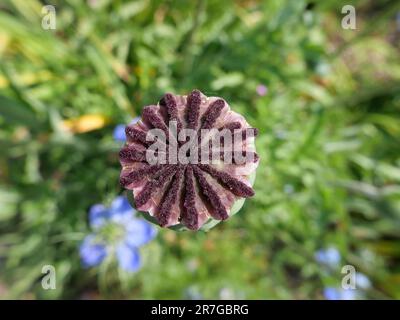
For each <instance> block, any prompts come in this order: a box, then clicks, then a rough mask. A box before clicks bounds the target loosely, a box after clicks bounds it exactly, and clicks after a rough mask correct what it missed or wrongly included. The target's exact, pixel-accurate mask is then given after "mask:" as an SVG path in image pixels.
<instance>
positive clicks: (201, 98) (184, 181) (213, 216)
mask: <svg viewBox="0 0 400 320" xmlns="http://www.w3.org/2000/svg"><path fill="white" fill-rule="evenodd" d="M171 123H173V124H174V126H171ZM171 128H175V129H174V130H172V129H171ZM151 129H158V130H151ZM188 129H190V130H188ZM207 130H208V131H207ZM150 131H151V132H150ZM155 131H157V132H159V133H160V132H161V133H162V134H165V137H166V138H165V141H162V140H160V139H159V138H157V137H156V135H154V132H155ZM186 131H191V132H193V133H195V134H196V139H195V143H193V141H194V140H190V141H189V138H190V137H189V136H184V138H182V139H181V135H180V133H185V132H186ZM125 132H126V138H127V140H126V145H125V146H124V147H123V148H122V149H121V151H120V153H119V157H120V162H121V165H122V171H121V176H120V183H121V185H122V186H123V187H124V188H125V189H128V190H132V193H133V198H134V205H135V207H136V209H137V210H139V211H142V212H144V213H145V214H149V215H150V216H151V217H152V220H153V221H157V223H158V224H159V225H160V226H162V227H173V226H182V227H185V228H187V229H190V230H199V229H200V228H202V226H203V225H205V224H206V223H209V222H210V221H211V220H213V221H214V220H218V221H220V220H226V219H228V218H229V216H230V215H231V214H233V213H232V211H233V209H232V208H233V206H234V204H235V203H236V202H238V201H240V200H241V199H243V198H249V197H252V196H253V195H254V190H253V188H252V177H253V178H254V174H255V170H256V169H257V166H258V163H259V157H258V155H257V153H256V150H255V143H254V142H255V137H256V136H257V134H258V130H257V129H255V128H252V127H251V126H250V125H249V124H248V123H247V122H246V120H245V118H244V117H243V116H241V115H240V114H238V113H236V112H234V111H232V110H231V108H230V107H229V105H228V103H227V102H226V101H225V100H224V99H221V98H218V97H207V96H205V95H204V94H203V93H201V92H200V91H199V90H193V91H192V92H191V93H190V94H189V95H187V96H180V95H174V94H171V93H166V94H165V95H164V96H163V97H162V99H161V100H160V101H159V103H158V104H157V105H150V106H146V107H144V108H143V111H142V117H141V120H140V121H138V122H136V123H135V124H130V125H128V126H127V127H126V130H125ZM203 132H210V134H208V135H205V136H203V134H202V133H203ZM221 132H225V133H228V135H230V137H229V139H227V140H226V139H225V140H222V139H221V140H220V141H221V142H220V144H219V145H218V147H216V145H215V144H213V143H212V139H213V137H215V136H216V134H218V133H221ZM177 137H179V138H178V139H177ZM237 138H238V139H237ZM236 139H237V140H236ZM230 140H232V141H231V142H234V143H233V144H232V143H230ZM188 141H189V142H190V143H191V144H190V146H191V147H190V148H188V146H185V144H188V143H189V142H188ZM155 142H158V143H159V146H164V147H165V149H164V150H157V151H156V152H154V153H153V154H154V155H160V159H164V160H163V161H161V160H160V161H157V162H154V161H150V160H149V158H148V157H147V155H148V152H149V151H150V149H151V147H152V144H153V143H155ZM237 142H239V144H238V143H237ZM172 145H173V146H175V147H176V149H177V151H178V152H179V149H180V148H185V149H184V150H185V152H184V153H183V152H182V154H185V155H187V154H192V153H196V152H195V151H197V155H198V156H195V157H192V158H191V161H182V160H181V158H180V157H175V158H174V157H169V155H170V154H171V149H170V148H169V146H172ZM204 146H206V147H205V148H204ZM228 147H229V148H230V152H228V151H229V150H228V149H229V148H228ZM182 150H183V149H182ZM189 150H190V152H189ZM204 150H207V151H208V153H207V156H206V157H203V155H202V152H203V151H204ZM153 151H154V150H153ZM162 156H163V157H162ZM170 158H171V159H174V161H172V160H170ZM193 159H194V161H193ZM238 159H241V161H239V160H238ZM243 159H244V160H243ZM206 160H207V161H206ZM243 201H244V200H243ZM243 201H242V202H243Z"/></svg>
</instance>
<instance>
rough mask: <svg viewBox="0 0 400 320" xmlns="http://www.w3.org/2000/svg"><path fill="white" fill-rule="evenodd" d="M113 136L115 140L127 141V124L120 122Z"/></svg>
mask: <svg viewBox="0 0 400 320" xmlns="http://www.w3.org/2000/svg"><path fill="white" fill-rule="evenodd" d="M113 137H114V140H115V141H125V140H126V138H125V125H124V124H119V125H117V126H116V127H115V128H114V132H113Z"/></svg>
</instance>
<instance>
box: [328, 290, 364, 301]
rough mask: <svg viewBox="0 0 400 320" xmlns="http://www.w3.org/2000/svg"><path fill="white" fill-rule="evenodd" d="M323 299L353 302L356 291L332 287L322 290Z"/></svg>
mask: <svg viewBox="0 0 400 320" xmlns="http://www.w3.org/2000/svg"><path fill="white" fill-rule="evenodd" d="M324 297H325V299H327V300H354V299H356V297H357V295H356V290H353V289H347V290H345V289H341V288H334V287H327V288H324Z"/></svg>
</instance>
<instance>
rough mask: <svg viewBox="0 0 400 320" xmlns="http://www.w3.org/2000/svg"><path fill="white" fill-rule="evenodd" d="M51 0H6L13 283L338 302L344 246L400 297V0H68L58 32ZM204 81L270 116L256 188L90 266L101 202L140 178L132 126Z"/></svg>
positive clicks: (90, 294) (90, 292)
mask: <svg viewBox="0 0 400 320" xmlns="http://www.w3.org/2000/svg"><path fill="white" fill-rule="evenodd" d="M44 4H50V2H47V1H46V3H44V2H43V3H42V2H40V1H37V0H29V1H27V0H6V1H2V3H1V4H0V150H1V157H0V297H3V298H5V297H13V298H25V299H27V298H39V299H44V298H98V297H103V298H146V299H148V298H201V297H202V298H249V299H266V298H268V299H271V298H287V299H320V298H323V295H322V291H323V288H324V287H326V286H339V285H340V283H341V278H342V276H343V275H342V274H341V273H340V268H339V269H338V270H327V269H325V268H324V267H323V266H321V265H319V264H318V263H317V262H316V261H315V259H314V253H315V252H316V251H317V250H318V249H320V248H324V247H328V246H334V247H337V248H338V249H339V250H340V252H341V255H342V264H343V265H344V264H352V265H354V266H355V267H356V269H357V270H359V271H362V272H363V273H364V274H366V275H367V276H368V277H369V278H370V280H371V282H372V288H371V289H370V290H368V291H367V292H366V293H365V294H366V296H365V297H367V298H373V299H380V298H397V299H399V298H400V263H399V262H400V210H399V209H400V184H399V182H400V158H399V155H400V152H399V145H400V125H399V124H400V122H399V120H400V90H399V89H400V64H399V61H400V59H399V58H400V53H399V39H400V35H399V32H400V31H399V30H398V29H396V28H397V25H396V20H395V16H396V12H397V11H398V10H400V8H399V5H400V4H399V3H398V2H396V1H362V0H360V1H340V0H329V1H323V2H322V1H321V2H317V3H316V4H315V5H311V4H309V3H307V2H306V1H303V0H296V1H290V0H288V1H281V0H279V1H278V0H271V1H260V0H237V1H220V0H209V1H201V0H198V1H190V2H189V1H156V0H138V1H122V0H118V1H111V0H88V1H81V0H66V1H56V0H54V1H51V4H53V5H55V8H56V13H57V16H56V17H57V28H56V30H44V29H42V27H41V20H42V17H43V13H42V12H41V9H42V6H43V5H44ZM345 4H353V5H354V6H355V7H356V10H357V29H356V30H344V29H342V28H341V26H340V22H341V19H342V17H343V14H341V8H342V6H343V5H345ZM258 85H265V86H267V87H268V93H267V95H265V96H258V95H257V93H256V88H257V86H258ZM193 88H198V89H200V90H202V91H203V92H204V93H205V94H207V95H217V96H221V97H224V98H225V99H226V100H227V101H228V102H229V103H230V104H231V106H232V108H233V109H234V110H236V111H238V112H240V113H242V114H244V115H245V116H246V118H247V120H248V121H249V123H251V124H252V125H253V126H255V127H258V128H259V129H260V135H259V137H258V139H257V151H258V153H259V155H260V157H261V163H260V167H259V169H258V174H257V179H256V184H255V190H256V196H255V197H254V198H253V199H250V200H248V201H246V204H245V206H244V207H243V209H242V210H241V212H240V213H239V214H238V215H236V216H235V217H234V218H233V219H232V220H229V221H227V222H224V223H221V224H220V225H218V226H217V227H216V228H214V229H213V230H211V231H210V232H209V233H192V232H186V233H175V232H173V231H171V230H163V229H159V233H158V236H157V239H156V240H155V241H153V242H152V243H151V244H150V245H149V246H147V247H144V248H143V252H142V254H143V256H144V259H145V261H146V262H145V265H144V267H143V268H142V270H141V271H140V272H138V273H136V274H133V275H129V274H123V273H121V272H120V271H118V272H116V271H117V270H116V269H115V266H114V265H113V264H112V263H111V264H110V265H109V264H106V265H103V266H102V267H100V269H92V270H84V269H83V268H82V267H81V265H80V261H79V256H78V250H77V248H78V245H79V243H80V241H81V240H82V239H83V237H84V236H85V235H86V234H87V233H88V232H89V229H88V223H87V210H88V208H89V207H90V206H91V205H92V204H94V203H104V204H109V203H110V202H111V200H112V199H113V198H114V197H115V196H116V195H117V194H120V193H121V192H123V191H122V190H121V188H120V186H119V184H118V177H119V170H120V167H119V163H118V158H117V151H118V149H119V148H120V144H119V143H117V142H114V141H113V138H112V130H113V128H114V126H115V125H116V124H118V123H128V122H129V121H130V119H131V118H132V117H134V116H136V115H138V114H139V113H140V110H141V108H142V107H143V106H144V105H146V104H151V103H155V102H156V101H158V99H159V98H160V97H161V95H162V94H163V93H164V92H166V91H171V92H174V93H178V94H186V93H188V92H189V91H190V90H191V89H193ZM82 116H84V117H83V118H82ZM71 123H72V124H71ZM45 264H51V265H54V266H55V268H56V270H57V289H56V290H47V291H46V290H43V289H42V287H41V281H40V279H41V276H42V274H41V270H42V266H43V265H45Z"/></svg>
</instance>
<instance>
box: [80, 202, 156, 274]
mask: <svg viewBox="0 0 400 320" xmlns="http://www.w3.org/2000/svg"><path fill="white" fill-rule="evenodd" d="M134 212H135V211H134V209H133V208H132V207H131V206H130V204H129V202H128V201H127V199H126V198H125V197H123V196H119V197H117V198H115V200H114V201H113V202H112V204H111V206H110V207H109V208H107V207H105V206H103V205H101V204H95V205H93V206H92V207H91V208H90V209H89V224H90V226H91V228H92V230H93V233H91V234H89V235H88V236H86V238H85V239H84V240H83V242H82V244H81V246H80V248H79V253H80V256H81V260H82V264H83V266H84V267H93V266H97V265H99V264H101V263H102V262H103V260H104V259H105V258H106V256H108V255H114V256H115V257H116V259H117V261H118V264H119V267H120V268H121V269H123V270H126V271H130V272H134V271H137V270H138V269H139V268H140V266H141V261H140V254H139V247H141V246H143V245H144V244H146V243H148V242H149V241H150V240H152V239H153V238H154V237H155V235H156V229H155V228H154V227H153V226H152V225H150V224H149V223H148V222H147V221H145V220H143V219H139V218H137V217H135V215H134Z"/></svg>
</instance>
